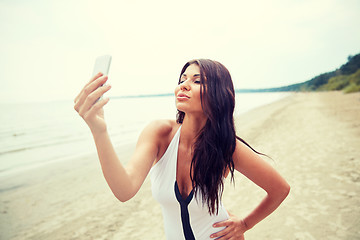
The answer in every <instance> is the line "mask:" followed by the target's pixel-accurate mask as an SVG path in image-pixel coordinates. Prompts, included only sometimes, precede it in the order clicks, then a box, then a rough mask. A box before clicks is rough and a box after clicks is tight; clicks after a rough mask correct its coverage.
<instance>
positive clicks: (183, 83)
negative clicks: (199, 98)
mask: <svg viewBox="0 0 360 240" xmlns="http://www.w3.org/2000/svg"><path fill="white" fill-rule="evenodd" d="M180 89H181V90H187V91H188V90H190V86H189V83H188V81H184V82H182V83H181V84H180Z"/></svg>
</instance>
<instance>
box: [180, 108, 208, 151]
mask: <svg viewBox="0 0 360 240" xmlns="http://www.w3.org/2000/svg"><path fill="white" fill-rule="evenodd" d="M205 123H206V118H205V117H195V116H191V115H185V117H184V120H183V123H182V127H181V143H182V144H183V145H184V146H187V147H189V148H191V147H192V146H193V145H194V143H195V141H196V137H197V136H198V134H199V132H200V131H201V129H202V128H203V127H204V126H205Z"/></svg>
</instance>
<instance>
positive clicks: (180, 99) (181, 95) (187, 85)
mask: <svg viewBox="0 0 360 240" xmlns="http://www.w3.org/2000/svg"><path fill="white" fill-rule="evenodd" d="M200 88H201V85H200V68H199V66H198V65H197V64H191V65H189V66H188V67H187V68H186V70H185V72H184V73H183V74H182V75H181V78H180V83H179V85H178V86H177V87H176V88H175V97H176V108H177V109H178V110H179V111H182V112H185V113H186V114H197V115H201V116H203V115H204V112H203V109H202V106H201V98H200Z"/></svg>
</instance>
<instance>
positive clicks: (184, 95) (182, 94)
mask: <svg viewBox="0 0 360 240" xmlns="http://www.w3.org/2000/svg"><path fill="white" fill-rule="evenodd" d="M176 98H177V99H178V100H180V101H182V100H187V99H189V98H190V97H189V96H187V95H186V94H184V93H179V94H178V95H177V97H176Z"/></svg>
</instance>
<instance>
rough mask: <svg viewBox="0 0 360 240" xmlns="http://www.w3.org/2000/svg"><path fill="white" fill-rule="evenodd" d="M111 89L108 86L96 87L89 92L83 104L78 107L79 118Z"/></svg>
mask: <svg viewBox="0 0 360 240" xmlns="http://www.w3.org/2000/svg"><path fill="white" fill-rule="evenodd" d="M110 88H111V86H110V85H104V86H101V87H98V88H97V89H96V90H95V91H93V92H91V93H90V94H89V95H87V96H86V98H85V100H84V102H83V104H81V105H80V107H79V111H78V112H79V114H80V116H82V117H84V115H85V114H86V112H87V111H88V110H89V109H90V108H91V107H92V106H93V105H94V104H96V101H97V100H98V99H99V98H100V97H101V96H102V95H103V94H104V93H106V92H107V91H109V90H110Z"/></svg>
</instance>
